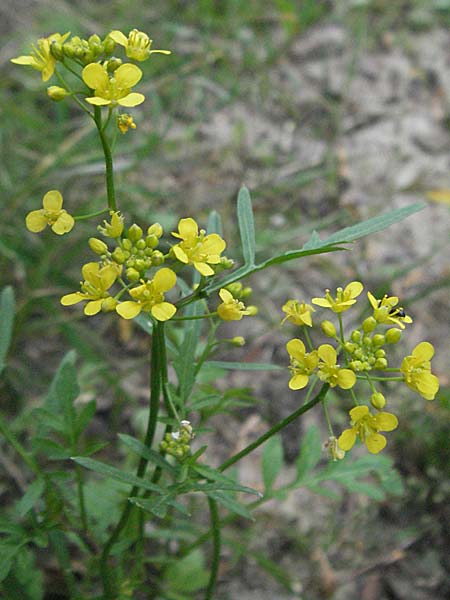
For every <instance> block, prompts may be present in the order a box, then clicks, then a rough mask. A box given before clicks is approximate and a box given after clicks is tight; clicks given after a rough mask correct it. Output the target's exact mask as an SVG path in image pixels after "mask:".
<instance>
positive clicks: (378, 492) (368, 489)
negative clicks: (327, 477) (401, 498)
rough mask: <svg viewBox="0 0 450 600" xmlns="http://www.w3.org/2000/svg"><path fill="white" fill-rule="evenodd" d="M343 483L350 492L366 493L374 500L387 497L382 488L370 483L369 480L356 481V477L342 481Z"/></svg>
mask: <svg viewBox="0 0 450 600" xmlns="http://www.w3.org/2000/svg"><path fill="white" fill-rule="evenodd" d="M342 485H343V486H344V487H346V488H347V489H348V491H349V492H354V493H357V494H364V495H365V496H367V497H368V498H372V500H384V499H385V497H386V494H385V493H384V491H383V489H382V488H380V487H379V486H376V485H374V484H373V483H369V482H368V481H355V480H354V479H349V480H348V481H347V480H346V481H342Z"/></svg>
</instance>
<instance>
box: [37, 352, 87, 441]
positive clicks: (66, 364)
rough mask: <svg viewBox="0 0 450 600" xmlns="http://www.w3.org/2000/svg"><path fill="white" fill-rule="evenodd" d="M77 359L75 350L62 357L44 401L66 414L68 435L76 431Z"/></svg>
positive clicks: (47, 406)
mask: <svg viewBox="0 0 450 600" xmlns="http://www.w3.org/2000/svg"><path fill="white" fill-rule="evenodd" d="M75 359H76V354H75V352H74V351H73V350H71V351H70V352H68V353H67V354H66V355H65V357H64V358H63V359H62V361H61V363H60V365H59V368H58V370H57V372H56V374H55V376H54V378H53V380H52V382H51V384H50V389H49V392H48V395H47V398H46V399H45V402H44V408H45V409H47V410H49V411H50V412H54V413H56V414H62V415H63V416H64V425H65V429H64V432H65V434H66V435H67V437H71V436H72V435H73V434H74V433H75V418H76V412H75V408H74V405H73V403H74V401H75V400H76V398H77V397H78V395H79V393H80V388H79V387H78V382H77V371H76V368H75Z"/></svg>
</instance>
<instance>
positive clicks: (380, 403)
mask: <svg viewBox="0 0 450 600" xmlns="http://www.w3.org/2000/svg"><path fill="white" fill-rule="evenodd" d="M370 403H371V405H372V406H373V407H374V408H376V409H377V410H381V409H382V408H384V406H385V405H386V398H385V397H384V396H383V394H382V393H381V392H375V393H373V394H372V395H371V396H370Z"/></svg>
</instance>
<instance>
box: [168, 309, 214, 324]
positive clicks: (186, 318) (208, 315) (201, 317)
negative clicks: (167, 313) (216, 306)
mask: <svg viewBox="0 0 450 600" xmlns="http://www.w3.org/2000/svg"><path fill="white" fill-rule="evenodd" d="M217 314H218V313H217V311H216V312H211V313H204V314H203V315H193V316H192V317H172V318H171V319H170V321H171V322H172V321H195V320H198V319H209V318H210V317H216V316H217Z"/></svg>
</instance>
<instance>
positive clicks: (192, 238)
mask: <svg viewBox="0 0 450 600" xmlns="http://www.w3.org/2000/svg"><path fill="white" fill-rule="evenodd" d="M205 233H206V232H205V230H204V229H201V230H200V232H199V231H198V225H197V223H196V222H195V221H194V219H180V222H179V223H178V232H177V233H172V235H173V236H174V237H176V238H179V239H181V240H183V241H182V242H180V243H179V244H176V245H175V246H173V247H172V251H173V253H174V254H175V257H176V258H177V259H178V260H179V261H180V262H182V263H184V264H186V265H187V264H192V265H194V267H195V268H196V269H197V271H198V272H199V273H201V274H202V275H204V276H205V277H206V276H208V275H214V270H213V269H212V268H211V267H210V266H209V265H218V264H219V263H220V255H221V253H222V252H223V251H224V250H225V248H226V243H225V241H224V240H223V239H222V238H221V237H220V235H218V234H217V233H211V234H209V235H205Z"/></svg>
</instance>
